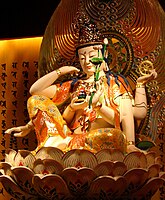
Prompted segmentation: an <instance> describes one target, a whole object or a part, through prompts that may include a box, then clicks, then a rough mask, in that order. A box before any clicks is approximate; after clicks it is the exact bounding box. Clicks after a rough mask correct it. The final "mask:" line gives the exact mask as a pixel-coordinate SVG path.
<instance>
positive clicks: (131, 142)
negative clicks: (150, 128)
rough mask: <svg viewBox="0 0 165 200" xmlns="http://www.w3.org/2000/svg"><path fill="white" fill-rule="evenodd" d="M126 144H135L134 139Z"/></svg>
mask: <svg viewBox="0 0 165 200" xmlns="http://www.w3.org/2000/svg"><path fill="white" fill-rule="evenodd" d="M127 145H135V142H134V141H128V142H127Z"/></svg>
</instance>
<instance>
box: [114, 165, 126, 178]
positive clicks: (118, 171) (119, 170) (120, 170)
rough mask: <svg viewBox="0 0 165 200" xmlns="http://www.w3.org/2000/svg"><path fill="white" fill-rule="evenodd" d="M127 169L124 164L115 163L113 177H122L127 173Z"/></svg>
mask: <svg viewBox="0 0 165 200" xmlns="http://www.w3.org/2000/svg"><path fill="white" fill-rule="evenodd" d="M126 171H127V167H126V165H125V164H124V163H123V162H118V161H116V162H114V165H113V167H112V176H114V177H115V176H122V175H123V174H124V173H126Z"/></svg>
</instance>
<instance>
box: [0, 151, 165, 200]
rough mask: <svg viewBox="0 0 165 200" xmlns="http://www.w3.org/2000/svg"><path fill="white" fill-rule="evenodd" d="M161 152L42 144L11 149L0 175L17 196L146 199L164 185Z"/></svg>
mask: <svg viewBox="0 0 165 200" xmlns="http://www.w3.org/2000/svg"><path fill="white" fill-rule="evenodd" d="M159 161H160V160H159V158H157V157H156V155H155V153H154V152H149V153H147V154H144V153H142V152H132V153H129V154H127V155H124V154H123V153H121V151H119V150H115V149H102V150H100V151H98V152H97V153H96V154H94V153H92V152H90V151H88V150H76V149H75V150H70V151H68V152H67V153H64V152H62V151H61V150H59V149H57V148H53V147H43V148H41V149H40V150H39V151H38V152H37V154H36V155H35V156H34V155H33V154H32V153H31V152H30V151H25V150H20V151H18V152H16V151H14V150H10V151H9V152H8V153H7V154H6V158H5V162H2V163H1V176H0V181H1V183H2V184H3V186H4V188H5V189H6V191H7V192H8V193H9V194H10V195H12V196H13V197H14V198H15V199H25V200H27V199H28V200H29V199H33V200H35V199H40V200H41V199H45V200H46V199H48V200H49V199H51V200H52V199H59V200H64V199H67V200H68V199H83V200H84V199H87V200H88V199H89V200H97V199H106V200H107V199H114V200H119V199H120V200H128V199H130V200H131V199H134V200H135V199H136V200H142V199H143V200H145V199H146V200H148V199H151V197H152V196H153V195H154V194H155V192H156V191H157V190H158V189H159V188H160V187H161V186H162V185H163V183H164V180H165V173H163V172H161V170H160V168H161V165H160V162H159Z"/></svg>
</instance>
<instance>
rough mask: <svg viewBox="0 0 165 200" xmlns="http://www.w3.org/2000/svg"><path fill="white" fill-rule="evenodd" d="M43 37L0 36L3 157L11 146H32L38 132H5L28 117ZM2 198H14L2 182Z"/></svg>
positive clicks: (0, 142)
mask: <svg viewBox="0 0 165 200" xmlns="http://www.w3.org/2000/svg"><path fill="white" fill-rule="evenodd" d="M41 42H42V37H35V38H23V39H10V40H0V159H1V161H3V160H4V156H5V151H6V149H8V148H12V149H27V150H33V149H35V148H36V138H35V134H34V133H33V132H32V133H30V135H28V136H26V137H24V138H15V137H13V136H12V135H8V134H5V130H6V129H8V128H11V127H13V126H20V125H25V124H26V123H27V122H28V120H29V116H28V112H27V106H26V104H27V99H28V97H29V96H30V94H29V88H30V86H31V85H32V84H33V83H34V82H35V81H36V80H37V78H38V73H37V68H38V56H39V51H40V45H41ZM0 199H1V200H3V199H4V200H8V199H12V198H11V197H10V196H9V195H7V194H6V192H5V190H4V188H3V187H2V186H1V185H0Z"/></svg>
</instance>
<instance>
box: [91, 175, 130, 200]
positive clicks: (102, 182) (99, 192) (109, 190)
mask: <svg viewBox="0 0 165 200" xmlns="http://www.w3.org/2000/svg"><path fill="white" fill-rule="evenodd" d="M126 186H127V183H126V180H125V179H124V178H123V177H118V178H117V179H114V178H113V177H111V176H100V177H98V178H96V179H95V180H94V181H93V182H92V183H91V187H90V190H89V196H90V198H91V199H113V198H114V199H117V198H119V197H120V196H121V195H122V194H123V192H124V191H125V189H126Z"/></svg>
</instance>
